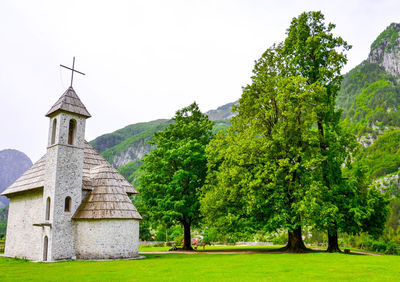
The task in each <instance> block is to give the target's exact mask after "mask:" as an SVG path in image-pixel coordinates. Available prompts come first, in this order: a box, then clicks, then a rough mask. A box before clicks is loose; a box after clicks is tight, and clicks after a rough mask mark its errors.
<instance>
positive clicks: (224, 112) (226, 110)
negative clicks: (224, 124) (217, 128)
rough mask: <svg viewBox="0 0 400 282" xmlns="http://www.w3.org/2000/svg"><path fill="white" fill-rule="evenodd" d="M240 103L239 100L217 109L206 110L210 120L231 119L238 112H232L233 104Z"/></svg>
mask: <svg viewBox="0 0 400 282" xmlns="http://www.w3.org/2000/svg"><path fill="white" fill-rule="evenodd" d="M238 103H239V101H236V102H233V103H228V104H225V105H223V106H221V107H218V108H217V109H216V110H210V111H208V112H206V115H208V118H209V119H210V120H229V119H231V118H232V117H233V116H235V115H236V113H232V106H233V105H237V104H238Z"/></svg>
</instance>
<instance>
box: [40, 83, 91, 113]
mask: <svg viewBox="0 0 400 282" xmlns="http://www.w3.org/2000/svg"><path fill="white" fill-rule="evenodd" d="M57 111H66V112H70V113H73V114H78V115H81V116H84V117H86V118H90V117H91V115H90V114H89V112H88V110H87V109H86V107H85V105H84V104H83V103H82V101H81V99H79V97H78V95H76V92H75V90H74V89H73V88H72V86H70V87H69V88H68V89H67V91H65V92H64V94H62V95H61V97H60V99H58V101H57V102H56V103H55V104H54V105H53V107H51V109H50V111H48V112H47V114H46V117H49V116H51V114H53V113H55V112H57Z"/></svg>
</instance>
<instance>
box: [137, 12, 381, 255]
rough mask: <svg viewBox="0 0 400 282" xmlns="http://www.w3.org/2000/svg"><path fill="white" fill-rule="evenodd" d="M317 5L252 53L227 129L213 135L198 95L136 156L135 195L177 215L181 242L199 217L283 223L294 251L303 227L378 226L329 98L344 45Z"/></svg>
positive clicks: (166, 217)
mask: <svg viewBox="0 0 400 282" xmlns="http://www.w3.org/2000/svg"><path fill="white" fill-rule="evenodd" d="M333 28H334V25H333V24H328V25H326V24H325V22H324V16H323V15H322V14H321V13H320V12H308V13H303V14H301V15H300V16H299V17H297V18H294V19H293V20H292V23H291V25H290V27H289V29H288V30H287V37H286V39H285V40H284V41H283V42H281V43H279V44H276V45H273V46H272V47H271V48H269V49H267V50H266V51H265V52H264V54H263V55H262V57H261V58H260V59H259V60H258V61H257V62H256V64H255V67H254V70H253V73H254V75H253V77H252V83H251V84H249V85H247V86H246V87H245V88H244V89H243V95H242V97H241V99H240V100H239V105H238V106H236V107H235V108H234V110H235V111H236V112H237V113H238V115H237V116H235V117H234V118H232V120H231V122H232V124H231V126H230V127H229V129H228V130H226V131H222V132H219V133H218V134H217V135H216V136H214V137H213V136H212V122H210V121H209V120H208V118H207V116H206V115H204V114H202V113H201V112H200V110H199V108H198V106H197V104H195V103H194V104H192V105H190V106H189V107H187V108H184V109H182V110H180V111H178V112H177V114H176V116H175V117H174V119H173V120H174V123H172V124H170V125H169V127H168V128H167V129H166V130H164V131H162V132H159V133H156V134H155V136H154V139H153V141H152V142H153V144H154V145H156V146H157V148H156V149H155V150H154V151H152V152H151V153H150V154H149V155H148V156H146V157H145V159H144V166H143V168H142V171H143V174H142V176H141V178H140V187H139V189H140V192H141V194H140V201H141V202H142V203H143V206H144V207H146V211H147V214H148V216H149V218H151V219H152V220H153V221H157V220H158V221H162V222H169V223H171V224H173V223H174V222H179V223H180V224H182V226H183V227H184V236H185V237H184V238H185V239H184V242H185V245H184V249H191V246H190V241H191V240H190V227H191V226H193V225H196V224H199V222H200V220H201V219H202V220H203V222H204V223H205V224H207V225H208V226H214V227H217V228H218V229H219V230H221V231H223V232H226V233H228V232H229V233H235V232H240V233H241V232H247V231H249V232H256V231H266V232H274V231H277V230H281V229H285V230H288V243H287V246H286V249H287V250H288V251H295V252H302V251H305V250H306V247H305V245H304V243H303V240H302V233H301V232H302V227H304V226H313V227H314V228H316V229H318V230H324V231H326V232H327V234H328V241H329V243H328V251H331V252H335V251H339V245H338V232H346V233H358V232H361V231H367V232H370V233H379V232H382V229H383V226H384V223H385V219H386V214H387V208H386V206H387V202H388V200H387V199H386V198H385V197H384V195H383V194H381V193H380V192H379V191H378V190H377V189H376V188H374V187H369V186H370V185H369V181H368V179H367V178H366V176H365V171H364V169H363V167H362V166H361V165H358V164H356V163H352V155H353V154H354V153H355V152H356V150H357V148H358V144H357V142H356V139H355V137H354V135H352V134H351V133H349V131H348V130H347V129H346V128H345V127H344V126H343V125H342V124H341V122H340V116H341V112H340V111H338V110H337V109H336V107H335V100H336V94H337V92H338V90H339V88H340V84H341V80H342V75H341V74H340V70H341V68H342V67H343V65H344V64H345V63H346V61H347V59H346V56H345V54H344V52H345V51H347V50H349V49H350V46H349V45H348V44H347V43H346V42H345V41H344V40H343V39H342V38H341V37H334V36H333V34H332V30H333Z"/></svg>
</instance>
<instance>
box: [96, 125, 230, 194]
mask: <svg viewBox="0 0 400 282" xmlns="http://www.w3.org/2000/svg"><path fill="white" fill-rule="evenodd" d="M157 122H158V121H157ZM160 122H163V120H160ZM168 123H170V121H167V120H165V126H164V125H161V124H160V125H158V126H156V127H155V128H154V127H153V126H154V125H156V124H157V123H156V122H149V123H143V124H134V125H130V126H128V127H126V128H127V129H131V127H133V128H134V129H138V128H137V127H136V125H141V126H140V127H139V128H140V129H143V131H140V130H137V131H132V130H131V131H127V132H125V131H123V130H124V129H120V130H117V131H116V132H115V133H116V135H118V134H121V133H120V132H119V131H123V133H125V135H127V136H128V134H133V135H132V136H128V137H127V138H126V139H127V141H121V142H126V144H125V143H124V144H122V143H118V144H117V145H115V146H113V147H112V148H110V149H109V150H106V151H105V152H103V154H102V155H103V156H104V157H105V158H106V159H107V160H113V159H114V158H115V157H116V156H117V155H118V154H120V153H121V152H125V151H126V150H128V148H129V147H131V146H133V147H135V146H139V147H140V146H144V147H148V149H149V151H151V149H153V148H154V146H151V145H150V144H149V142H148V141H149V140H151V139H152V138H153V135H154V133H155V132H158V130H161V129H164V128H165V127H166V126H167V124H168ZM229 126H230V121H229V120H216V121H215V123H214V126H213V130H212V131H213V133H214V134H215V133H217V132H218V131H220V130H226V129H227V128H228V127H229ZM160 128H161V129H160ZM118 132H119V133H118ZM117 133H118V134H117ZM113 134H114V133H111V134H110V135H111V136H113ZM135 134H136V135H135ZM125 135H124V136H125ZM103 136H104V138H105V139H106V140H107V138H106V137H107V136H108V135H107V134H106V135H103ZM103 136H100V137H99V138H96V139H95V140H94V141H92V142H91V143H93V144H94V145H95V146H100V144H101V141H102V138H103ZM96 140H97V141H96ZM95 141H96V142H97V143H96V142H95ZM132 142H133V143H132ZM96 144H97V145H96ZM127 144H128V145H127ZM142 164H143V161H142V160H141V159H136V160H133V161H131V162H129V163H127V164H125V165H123V166H121V167H119V168H118V171H119V173H121V174H122V175H123V176H124V177H125V178H126V179H127V180H128V181H129V182H130V183H132V185H133V186H134V187H136V186H138V185H139V183H138V181H137V180H138V179H139V177H140V175H141V174H142V172H141V171H140V170H139V168H140V166H141V165H142Z"/></svg>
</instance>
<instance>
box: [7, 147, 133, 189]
mask: <svg viewBox="0 0 400 282" xmlns="http://www.w3.org/2000/svg"><path fill="white" fill-rule="evenodd" d="M46 155H47V154H46ZM46 155H44V156H43V157H41V158H40V160H38V161H37V162H36V163H35V164H34V165H33V166H32V167H31V168H30V169H28V170H27V171H26V172H25V173H24V174H22V175H21V176H20V177H19V178H18V179H17V180H16V181H15V182H14V183H13V184H11V185H10V186H9V187H8V188H7V189H6V190H5V191H3V193H2V194H1V195H2V196H9V195H11V194H15V193H20V192H24V191H28V190H33V189H39V188H43V187H44V175H45V170H46ZM98 166H102V167H108V169H109V171H110V173H112V176H113V177H114V178H115V181H117V182H118V183H119V184H120V186H121V187H122V188H123V189H124V190H125V193H126V194H128V195H129V194H137V193H138V192H137V190H136V189H134V188H133V187H132V185H131V184H130V183H129V182H128V181H127V180H126V179H125V178H124V177H123V176H122V175H120V174H119V173H118V171H117V170H116V169H115V168H113V167H112V166H111V165H110V164H109V163H108V162H107V161H106V160H105V159H104V158H103V157H102V156H101V155H100V154H99V153H97V152H96V150H95V149H94V148H93V147H92V146H91V145H90V144H89V143H88V142H87V141H85V147H84V153H83V176H82V189H83V190H93V189H94V188H95V185H94V182H93V181H94V180H95V178H94V177H93V175H95V174H96V170H95V168H96V167H98Z"/></svg>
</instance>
